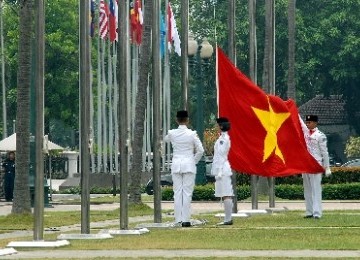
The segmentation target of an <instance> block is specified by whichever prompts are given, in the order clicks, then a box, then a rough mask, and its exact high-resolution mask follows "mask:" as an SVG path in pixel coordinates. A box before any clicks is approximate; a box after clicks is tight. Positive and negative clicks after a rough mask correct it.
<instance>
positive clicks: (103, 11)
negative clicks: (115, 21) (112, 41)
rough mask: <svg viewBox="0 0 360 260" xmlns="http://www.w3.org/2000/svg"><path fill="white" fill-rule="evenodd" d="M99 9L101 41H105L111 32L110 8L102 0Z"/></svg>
mask: <svg viewBox="0 0 360 260" xmlns="http://www.w3.org/2000/svg"><path fill="white" fill-rule="evenodd" d="M99 8H100V14H99V34H100V37H101V39H105V38H106V36H107V34H108V31H109V19H108V17H109V7H108V5H107V4H106V2H105V1H104V0H100V5H99Z"/></svg>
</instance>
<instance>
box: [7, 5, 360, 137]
mask: <svg viewBox="0 0 360 260" xmlns="http://www.w3.org/2000/svg"><path fill="white" fill-rule="evenodd" d="M265 1H266V0H258V1H257V6H256V8H257V9H256V13H257V15H256V23H257V46H258V48H257V50H258V75H262V69H263V68H262V59H263V50H264V46H263V45H264V36H265V9H264V6H265ZM5 3H6V5H5V7H4V32H5V35H4V42H5V61H6V86H7V88H8V91H7V107H8V121H9V126H8V127H9V128H11V123H12V120H14V119H15V114H16V98H15V97H16V88H17V81H16V79H17V67H18V62H17V60H18V57H17V56H18V50H17V44H18V39H19V23H18V18H19V14H18V9H17V7H16V5H14V3H17V1H5ZM189 3H190V6H189V7H190V8H189V10H190V16H189V28H190V30H191V32H192V33H193V34H194V35H195V38H196V39H197V40H199V41H201V39H203V38H204V37H206V38H207V39H208V40H209V41H210V43H211V44H212V45H213V46H214V47H215V44H217V45H218V46H219V47H221V48H223V49H224V50H225V51H227V33H228V29H227V19H228V14H227V5H228V1H226V0H217V1H208V0H193V1H190V2H189ZM287 4H288V0H277V1H276V7H275V11H276V14H275V17H276V40H275V42H276V48H275V51H276V62H275V63H276V94H277V95H279V96H281V97H283V98H285V97H286V91H287V74H288V62H287V49H288V33H287ZM172 6H173V10H174V13H175V18H176V20H177V25H178V27H179V30H180V31H181V23H180V20H181V15H180V11H181V8H180V7H181V1H180V0H172ZM247 8H248V1H247V0H237V1H236V36H235V39H236V54H237V57H236V63H237V66H238V67H239V68H240V69H241V70H242V71H243V72H244V73H245V74H248V71H249V69H248V67H249V57H248V53H249V49H248V48H249V47H248V45H249V28H248V27H249V24H248V10H247ZM45 11H46V26H45V31H46V47H45V48H46V49H45V53H46V67H45V73H46V75H45V93H46V94H45V125H46V126H47V129H46V131H45V132H47V133H48V132H49V128H50V127H49V125H50V121H53V120H57V121H59V122H61V123H62V124H63V125H64V126H67V127H71V128H73V129H77V128H78V110H79V109H78V100H79V99H78V37H79V33H78V1H76V0H68V1H66V4H64V1H60V0H53V1H46V8H45ZM359 13H360V2H359V1H358V0H346V1H344V0H323V1H317V0H307V1H296V53H295V57H296V64H295V68H296V72H295V85H296V91H297V92H296V99H297V103H298V105H301V104H303V103H304V102H306V101H308V100H309V99H311V98H313V97H314V96H315V95H316V94H322V93H324V94H325V95H330V94H343V95H344V97H345V98H346V100H347V107H346V108H347V112H348V114H349V118H353V119H354V118H358V116H359V112H358V111H359V110H360V88H359V84H360V82H359V81H360V80H359V79H360V75H359V73H360V68H359V66H360V65H359V64H360V62H359V57H360V53H359V52H360V38H359V37H358V31H359V28H360V19H358V14H359ZM182 41H184V40H182ZM93 44H96V42H94V41H93ZM170 59H171V93H172V109H173V112H172V113H171V114H174V111H176V110H177V109H179V108H180V107H181V104H180V103H181V99H180V98H179V97H180V96H181V80H180V75H181V74H180V71H181V66H180V63H181V62H180V58H179V57H177V56H176V54H175V55H171V57H170ZM195 68H196V66H193V67H190V69H189V70H190V89H189V101H190V104H189V107H190V114H191V115H192V118H195V113H196V105H195V104H194V102H196V99H195V94H194V93H195V88H196V85H197V84H198V79H197V77H198V73H197V72H196V71H195V70H196V69H195ZM95 69H96V68H94V70H95ZM93 75H96V72H95V71H94V73H93ZM203 81H204V87H205V93H204V99H205V102H204V104H205V107H204V113H205V116H204V118H205V119H206V120H207V121H206V122H205V127H209V126H210V125H211V123H212V122H211V121H210V117H211V115H216V113H217V106H216V87H215V82H216V81H215V57H214V56H213V57H212V58H211V59H210V65H209V66H208V67H207V68H206V70H204V77H203ZM258 84H259V85H260V86H261V85H262V82H261V79H259V81H258ZM94 96H95V97H96V93H95V95H94ZM0 109H2V108H0ZM350 123H351V124H353V126H354V128H355V129H356V130H357V131H358V133H360V120H351V121H350ZM174 124H175V123H174ZM57 128H58V127H57ZM57 135H59V136H60V135H61V134H60V133H57ZM53 138H57V137H56V136H53Z"/></svg>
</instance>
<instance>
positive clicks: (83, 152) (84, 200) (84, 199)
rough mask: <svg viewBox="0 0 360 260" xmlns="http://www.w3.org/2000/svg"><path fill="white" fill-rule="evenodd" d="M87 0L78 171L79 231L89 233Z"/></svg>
mask: <svg viewBox="0 0 360 260" xmlns="http://www.w3.org/2000/svg"><path fill="white" fill-rule="evenodd" d="M89 7H90V6H89V1H81V2H80V43H79V45H80V47H79V48H80V62H79V64H80V137H81V141H80V172H81V233H82V234H89V233H90V191H89V173H90V161H89V129H90V125H89V123H90V118H89V117H90V113H89V99H90V67H89V64H90V48H89V45H90V41H89V35H90V30H89V29H90V28H89V24H90V19H89V17H90V8H89Z"/></svg>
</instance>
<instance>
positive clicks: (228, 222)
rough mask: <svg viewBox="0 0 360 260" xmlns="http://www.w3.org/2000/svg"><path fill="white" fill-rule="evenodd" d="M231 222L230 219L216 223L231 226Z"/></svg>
mask: <svg viewBox="0 0 360 260" xmlns="http://www.w3.org/2000/svg"><path fill="white" fill-rule="evenodd" d="M232 224H234V223H233V221H232V220H229V221H224V222H220V223H218V225H219V226H231V225H232Z"/></svg>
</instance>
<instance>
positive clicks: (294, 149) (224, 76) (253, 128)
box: [217, 48, 324, 177]
mask: <svg viewBox="0 0 360 260" xmlns="http://www.w3.org/2000/svg"><path fill="white" fill-rule="evenodd" d="M217 58H218V60H217V62H218V64H217V67H218V69H217V71H218V72H217V73H218V86H217V87H218V108H219V116H221V117H227V118H228V119H229V120H230V123H231V129H230V131H229V134H230V138H231V149H230V152H229V161H230V164H231V167H232V169H234V170H236V171H238V172H241V173H247V174H253V175H260V176H266V177H280V176H289V175H294V174H300V173H319V172H323V171H324V169H323V168H322V167H321V166H320V165H319V164H318V162H317V161H316V160H315V159H314V158H313V157H312V156H311V154H310V153H309V152H308V151H307V148H306V144H305V140H304V135H303V132H302V129H301V126H300V122H299V116H298V111H297V107H296V105H295V102H294V101H293V100H288V101H286V102H285V101H283V100H282V99H281V98H279V97H277V96H273V95H267V94H266V93H265V92H264V91H263V90H262V89H260V88H259V87H258V86H256V85H255V84H254V83H252V82H251V80H249V79H248V78H247V77H246V76H245V75H244V74H243V73H241V72H240V70H238V69H237V68H236V67H235V66H234V65H233V64H232V63H231V61H230V60H229V59H228V58H227V57H226V56H225V54H224V53H223V52H222V50H221V49H219V48H218V49H217Z"/></svg>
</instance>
